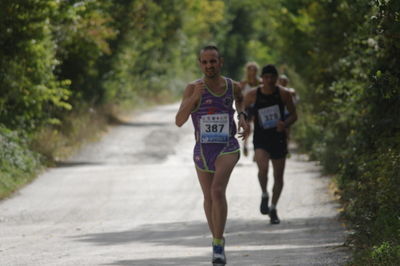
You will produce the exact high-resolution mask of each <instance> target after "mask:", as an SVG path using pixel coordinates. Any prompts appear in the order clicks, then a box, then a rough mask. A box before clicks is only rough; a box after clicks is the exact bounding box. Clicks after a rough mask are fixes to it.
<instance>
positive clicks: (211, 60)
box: [199, 50, 222, 78]
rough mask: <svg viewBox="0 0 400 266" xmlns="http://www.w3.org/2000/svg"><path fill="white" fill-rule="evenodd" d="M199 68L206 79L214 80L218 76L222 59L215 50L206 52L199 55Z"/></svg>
mask: <svg viewBox="0 0 400 266" xmlns="http://www.w3.org/2000/svg"><path fill="white" fill-rule="evenodd" d="M199 63H200V68H201V71H202V72H203V73H204V75H205V76H206V77H207V78H214V77H217V76H219V75H220V73H221V67H222V58H220V57H219V55H218V52H217V51H215V50H206V51H204V52H202V53H201V54H200V59H199Z"/></svg>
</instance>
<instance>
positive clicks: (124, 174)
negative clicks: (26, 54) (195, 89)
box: [0, 104, 349, 266]
mask: <svg viewBox="0 0 400 266" xmlns="http://www.w3.org/2000/svg"><path fill="white" fill-rule="evenodd" d="M177 108H178V106H177V105H176V104H175V105H168V106H162V107H159V108H154V109H151V110H149V111H145V112H142V113H140V114H135V115H132V117H131V119H129V121H128V122H126V123H124V124H121V125H118V126H116V127H113V128H112V129H111V130H110V132H109V133H108V134H107V135H105V136H104V137H103V139H102V140H101V141H99V142H97V143H91V144H88V145H86V146H85V147H84V148H83V149H82V150H81V151H80V152H79V153H78V154H76V155H75V156H73V157H72V158H71V159H70V160H69V161H66V162H63V163H60V165H59V167H57V168H53V169H49V170H48V171H46V172H45V173H43V174H42V175H41V176H40V177H39V178H37V179H36V180H35V181H34V182H33V183H32V184H30V185H28V186H27V187H25V188H24V189H22V190H21V191H20V192H18V193H16V194H15V195H14V197H12V198H10V199H8V200H5V201H2V202H0V265H2V266H4V265H10V266H16V265H29V266H35V265H41V266H42V265H51V266H55V265H71V266H72V265H73V266H80V265H140V266H147V265H156V266H159V265H165V266H167V265H169V266H171V265H185V266H191V265H193V266H199V265H211V263H210V261H211V240H210V235H209V234H208V228H207V224H206V220H205V216H204V212H203V208H202V204H203V202H202V193H201V190H200V186H199V184H198V181H197V177H196V174H195V170H194V166H193V162H192V150H193V146H194V137H193V130H192V125H191V121H188V123H187V124H186V125H185V126H184V127H183V128H177V127H176V126H175V125H174V116H175V113H176V110H177ZM251 156H252V155H251ZM251 156H250V158H251ZM250 158H245V157H242V158H241V160H240V161H239V165H238V166H237V167H236V168H235V170H234V172H233V174H232V176H231V181H230V184H229V186H228V191H227V194H228V204H229V214H228V223H227V228H226V231H227V233H226V242H227V244H226V245H227V246H226V254H227V258H228V264H227V265H237V266H247V265H248V266H258V265H260V266H266V265H343V264H344V262H345V261H346V260H347V257H348V256H349V253H348V251H347V250H346V249H345V248H343V247H342V246H343V243H344V240H345V229H344V228H343V227H342V226H341V224H340V223H339V221H338V220H337V211H336V208H337V207H338V206H337V204H336V203H335V202H333V200H332V198H331V196H330V195H329V193H328V182H329V180H328V179H327V178H325V177H321V174H320V172H319V168H318V167H317V166H316V165H315V164H314V163H312V162H307V161H306V160H305V159H304V158H303V157H302V156H300V155H297V154H292V156H291V158H290V159H289V160H288V162H287V169H286V176H285V187H284V190H283V193H282V197H281V201H280V202H279V205H278V214H279V216H280V218H281V220H282V222H281V224H280V225H274V226H272V225H270V224H269V219H268V217H267V216H262V215H261V214H260V213H259V210H258V208H259V200H260V196H261V194H260V191H259V187H258V183H257V182H258V181H257V168H256V165H255V164H254V163H253V162H252V160H251V159H250ZM270 176H272V173H270ZM271 183H272V182H270V185H272V184H271ZM270 191H271V190H270Z"/></svg>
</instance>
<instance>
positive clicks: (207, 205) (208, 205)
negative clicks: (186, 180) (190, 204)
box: [196, 167, 215, 237]
mask: <svg viewBox="0 0 400 266" xmlns="http://www.w3.org/2000/svg"><path fill="white" fill-rule="evenodd" d="M196 171H197V177H198V178H199V182H200V186H201V190H202V191H203V196H204V203H203V206H204V212H205V214H206V218H207V223H208V227H209V228H210V232H211V234H212V236H213V237H215V234H214V229H213V228H214V227H213V222H212V215H211V210H212V200H211V184H212V180H213V175H214V174H213V173H209V172H205V171H201V170H199V169H198V168H197V167H196Z"/></svg>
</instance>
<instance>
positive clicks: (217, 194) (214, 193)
mask: <svg viewBox="0 0 400 266" xmlns="http://www.w3.org/2000/svg"><path fill="white" fill-rule="evenodd" d="M211 199H212V201H222V200H225V188H224V187H223V186H221V185H214V186H213V187H212V188H211Z"/></svg>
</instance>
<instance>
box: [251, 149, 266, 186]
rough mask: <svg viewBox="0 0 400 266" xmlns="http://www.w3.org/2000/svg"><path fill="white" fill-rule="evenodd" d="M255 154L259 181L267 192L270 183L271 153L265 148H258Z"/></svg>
mask: <svg viewBox="0 0 400 266" xmlns="http://www.w3.org/2000/svg"><path fill="white" fill-rule="evenodd" d="M254 154H255V159H256V162H257V166H258V181H259V183H260V187H261V190H262V192H263V193H266V192H267V185H268V164H269V154H268V153H267V152H266V151H265V150H263V149H256V150H255V151H254Z"/></svg>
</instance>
